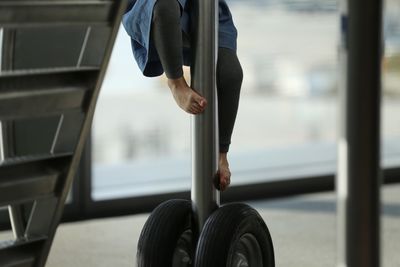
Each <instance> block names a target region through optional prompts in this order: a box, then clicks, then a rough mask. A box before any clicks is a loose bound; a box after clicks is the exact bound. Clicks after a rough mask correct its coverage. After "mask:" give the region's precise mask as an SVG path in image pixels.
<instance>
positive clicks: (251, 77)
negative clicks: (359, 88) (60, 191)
mask: <svg viewBox="0 0 400 267" xmlns="http://www.w3.org/2000/svg"><path fill="white" fill-rule="evenodd" d="M227 2H228V4H229V6H230V8H231V11H232V14H233V18H234V22H235V25H236V27H237V29H238V32H239V37H238V56H239V59H240V61H241V64H242V67H243V70H244V82H243V86H242V93H241V100H240V107H239V113H238V117H237V121H236V126H235V129H234V133H233V137H232V145H231V150H230V153H229V158H230V161H231V168H232V173H233V176H232V186H237V185H243V184H254V183H260V182H266V181H270V180H280V179H287V178H290V177H293V176H299V175H301V176H304V177H309V176H315V175H324V174H333V173H334V172H335V168H336V136H337V132H338V125H339V120H338V114H339V110H338V107H339V104H338V98H337V95H338V71H339V70H338V44H339V40H338V37H339V20H338V3H337V1H335V0H283V1H277V0H247V1H239V0H228V1H227ZM399 18H400V1H396V0H388V1H386V4H385V15H384V46H385V49H384V51H385V52H384V59H383V62H382V68H383V97H382V101H383V112H382V114H383V117H382V126H381V127H382V130H383V145H384V146H383V159H384V161H383V164H384V166H385V167H391V166H399V165H400V116H399V115H398V114H400V113H399V112H400V105H399V104H400V75H399V74H400V19H399ZM186 72H188V70H187V69H186ZM190 146H191V143H190V115H187V114H186V113H184V112H183V111H181V110H180V109H179V108H178V106H177V105H176V104H175V101H174V100H173V98H172V96H171V93H170V91H169V89H168V87H167V85H166V79H165V77H163V76H162V77H158V78H146V77H143V76H142V74H141V73H140V71H139V69H138V67H137V66H136V62H135V61H134V59H133V56H132V53H131V47H130V40H129V37H128V35H127V34H126V33H125V31H124V28H123V27H121V28H120V31H119V34H118V37H117V41H116V44H115V48H114V50H113V54H112V58H111V62H110V65H109V68H108V71H107V75H106V78H105V81H104V84H103V88H102V91H101V95H100V99H99V102H98V106H97V110H96V114H95V119H94V125H93V135H92V159H93V166H92V170H93V173H92V189H93V190H92V191H91V194H92V198H93V199H94V200H105V199H114V198H121V197H133V196H141V195H153V194H159V193H169V192H177V191H186V190H188V189H189V188H190V178H189V177H190V156H191V154H190Z"/></svg>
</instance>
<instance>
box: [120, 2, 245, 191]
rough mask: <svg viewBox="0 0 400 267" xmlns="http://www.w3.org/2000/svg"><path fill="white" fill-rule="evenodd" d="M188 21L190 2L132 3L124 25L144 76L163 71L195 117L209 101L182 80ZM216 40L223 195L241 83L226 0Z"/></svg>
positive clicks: (187, 54)
mask: <svg viewBox="0 0 400 267" xmlns="http://www.w3.org/2000/svg"><path fill="white" fill-rule="evenodd" d="M200 1H201V0H200ZM190 17H191V0H130V2H129V5H128V9H127V12H126V13H125V15H124V16H123V19H122V23H123V25H124V28H125V30H126V32H127V33H128V34H129V36H130V37H131V45H132V52H133V55H134V57H135V59H136V61H137V63H138V66H139V68H140V70H141V71H142V73H143V75H144V76H147V77H155V76H159V75H161V74H162V73H163V72H165V75H166V76H167V78H168V87H169V88H170V90H171V93H172V95H173V97H174V99H175V101H176V103H177V104H178V106H179V107H180V108H182V109H183V110H184V111H186V112H188V113H190V114H194V115H196V114H199V113H201V112H203V111H204V109H205V108H206V106H207V100H206V99H205V98H204V97H202V96H201V95H199V94H198V93H197V92H196V91H194V90H193V89H191V88H190V87H189V85H188V84H187V82H186V80H185V78H184V76H183V69H182V65H186V66H190ZM218 36H219V37H218V47H219V49H218V60H217V77H216V78H217V92H218V121H219V139H220V155H219V164H218V174H219V184H220V185H219V189H220V190H221V191H223V190H225V189H226V188H227V187H228V185H229V184H230V177H231V172H230V170H229V163H228V159H227V153H228V151H229V146H230V143H231V136H232V131H233V126H234V124H235V119H236V114H237V110H238V105H239V96H240V89H241V85H242V79H243V72H242V68H241V66H240V63H239V60H238V58H237V55H236V39H237V30H236V28H235V26H234V24H233V21H232V15H231V13H230V10H229V8H228V5H227V4H226V2H225V0H219V32H218Z"/></svg>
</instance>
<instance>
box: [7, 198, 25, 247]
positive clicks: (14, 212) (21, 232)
mask: <svg viewBox="0 0 400 267" xmlns="http://www.w3.org/2000/svg"><path fill="white" fill-rule="evenodd" d="M8 212H9V215H10V222H11V226H12V231H13V234H14V238H15V239H16V240H20V239H23V238H24V237H25V226H24V223H23V215H22V210H21V205H20V204H16V205H10V206H8Z"/></svg>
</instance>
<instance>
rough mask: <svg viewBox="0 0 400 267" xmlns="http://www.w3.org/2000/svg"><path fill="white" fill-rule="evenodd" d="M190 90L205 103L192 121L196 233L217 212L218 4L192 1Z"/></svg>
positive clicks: (211, 0) (213, 0)
mask: <svg viewBox="0 0 400 267" xmlns="http://www.w3.org/2000/svg"><path fill="white" fill-rule="evenodd" d="M192 11H193V13H192V14H193V15H192V34H191V36H192V38H193V40H192V45H191V46H192V51H193V54H192V66H191V74H192V81H191V87H192V88H193V89H194V90H196V91H197V92H199V93H200V94H201V95H202V96H204V97H205V98H206V99H207V107H206V109H205V111H204V112H203V113H202V114H200V115H195V116H193V117H192V203H193V211H194V214H195V223H197V226H196V228H194V229H196V230H197V231H198V233H200V231H201V229H202V228H203V225H204V223H205V221H206V219H207V218H208V216H209V215H210V214H211V213H212V212H213V211H214V210H215V209H217V208H218V205H219V193H218V192H217V191H216V189H215V187H214V184H213V179H214V177H215V175H216V172H217V167H218V154H219V145H218V143H219V142H218V120H217V109H218V107H217V94H216V77H215V75H216V63H217V41H218V38H217V34H218V28H217V27H218V24H217V22H218V0H194V1H192Z"/></svg>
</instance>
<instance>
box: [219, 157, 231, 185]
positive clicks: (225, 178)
mask: <svg viewBox="0 0 400 267" xmlns="http://www.w3.org/2000/svg"><path fill="white" fill-rule="evenodd" d="M218 175H219V187H220V188H219V189H220V190H221V191H224V190H225V189H227V188H228V186H229V184H230V183H231V171H230V170H229V163H228V159H227V153H220V154H219V162H218Z"/></svg>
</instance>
